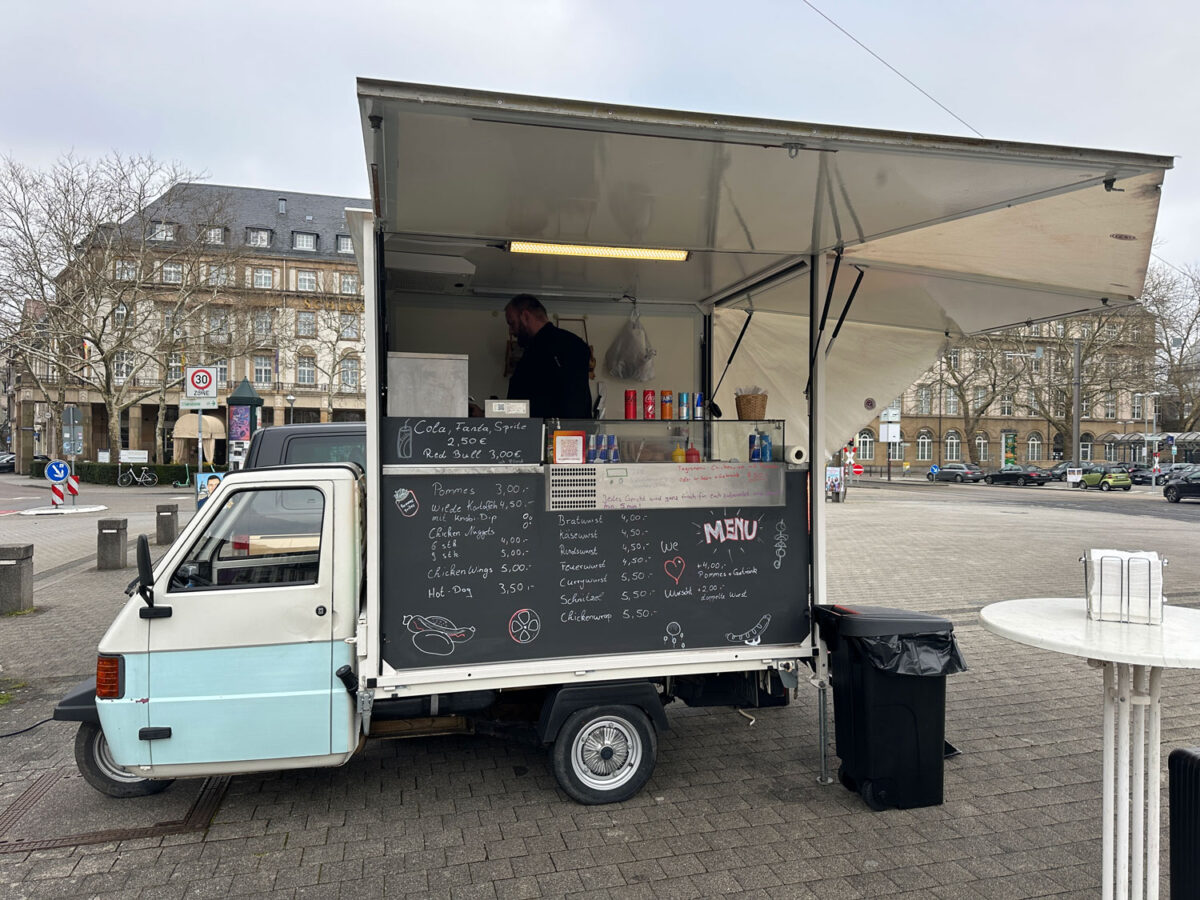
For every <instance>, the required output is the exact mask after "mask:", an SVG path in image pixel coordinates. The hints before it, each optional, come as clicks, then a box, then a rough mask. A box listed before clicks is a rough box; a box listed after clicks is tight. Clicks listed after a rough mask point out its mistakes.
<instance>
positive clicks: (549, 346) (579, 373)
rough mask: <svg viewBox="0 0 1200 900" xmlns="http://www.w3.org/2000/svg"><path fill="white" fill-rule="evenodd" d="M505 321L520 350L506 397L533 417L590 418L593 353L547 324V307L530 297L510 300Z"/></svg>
mask: <svg viewBox="0 0 1200 900" xmlns="http://www.w3.org/2000/svg"><path fill="white" fill-rule="evenodd" d="M504 319H505V321H506V322H508V331H509V333H510V334H511V335H512V336H513V337H514V338H516V339H517V343H518V344H520V345H521V347H522V348H523V349H524V351H525V352H524V353H523V354H522V356H521V361H520V362H518V363H517V368H516V371H514V372H513V374H512V378H510V379H509V381H508V399H510V400H528V401H529V415H530V416H531V417H533V418H535V419H548V418H562V419H590V418H591V417H592V390H591V388H590V387H589V386H588V367H589V363H590V361H591V355H592V354H591V350H589V349H588V345H587V344H585V343H584V342H583V339H582V338H580V337H579V336H578V335H575V334H572V333H571V332H570V331H566V330H565V329H562V328H559V327H558V326H557V325H553V324H551V322H550V319H549V317H548V316H547V315H546V307H544V306H542V304H541V302H540V301H539V300H538V299H537V297H534V296H533V295H532V294H518V295H517V296H516V297H513V298H512V300H510V301H509V302H508V305H507V306H506V307H504Z"/></svg>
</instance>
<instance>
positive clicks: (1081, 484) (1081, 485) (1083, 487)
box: [1079, 481, 1088, 491]
mask: <svg viewBox="0 0 1200 900" xmlns="http://www.w3.org/2000/svg"><path fill="white" fill-rule="evenodd" d="M1087 487H1088V485H1087V482H1086V481H1081V482H1079V489H1080V490H1081V491H1086V490H1087Z"/></svg>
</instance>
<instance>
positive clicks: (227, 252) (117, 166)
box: [0, 154, 240, 458]
mask: <svg viewBox="0 0 1200 900" xmlns="http://www.w3.org/2000/svg"><path fill="white" fill-rule="evenodd" d="M195 178H196V176H194V175H193V174H191V173H189V172H186V171H184V170H182V169H181V168H179V167H178V166H176V165H171V164H164V163H160V162H158V161H156V160H154V159H153V158H151V157H144V156H131V157H124V156H120V155H115V154H114V155H111V156H107V157H104V158H102V159H100V160H97V161H92V162H86V161H82V160H79V159H76V158H75V157H73V156H70V155H68V156H65V157H63V158H62V159H60V160H59V161H58V162H56V163H55V164H53V165H52V166H51V167H49V168H48V169H46V170H44V171H38V170H33V169H29V168H27V167H25V166H22V165H21V164H19V163H17V162H15V161H14V160H12V159H7V158H6V159H5V160H4V161H3V166H2V167H0V251H2V252H0V257H2V258H0V311H2V316H3V319H4V322H5V324H6V331H7V335H6V336H7V339H8V340H9V341H10V342H11V343H12V345H13V347H14V350H15V352H16V353H17V354H18V355H19V356H20V357H21V358H22V362H23V363H24V365H25V368H26V369H27V371H29V372H30V373H31V375H32V377H33V378H34V380H35V382H36V383H37V384H38V387H39V388H40V389H41V390H42V391H43V392H44V394H45V396H46V397H47V399H48V401H49V402H50V404H51V407H52V417H53V419H54V421H55V423H56V426H57V423H58V422H60V421H61V415H62V399H63V387H64V386H65V385H66V384H67V383H69V382H70V383H74V384H76V385H78V386H81V387H85V388H87V389H89V390H91V391H94V392H95V393H96V394H97V395H98V396H99V399H100V400H101V401H102V402H103V403H104V406H105V409H106V412H107V416H108V436H109V447H110V449H111V450H119V449H120V446H121V437H120V434H121V432H120V419H121V413H122V412H123V411H125V410H127V409H129V408H130V407H132V406H134V405H135V404H138V403H140V402H142V401H143V400H145V399H147V398H149V397H152V396H154V395H156V394H157V395H158V401H159V403H158V408H159V414H158V422H157V426H156V440H155V453H156V458H157V454H158V452H159V448H161V446H162V431H163V417H164V413H165V406H166V391H167V390H168V389H169V388H171V387H174V386H177V385H178V384H179V382H180V380H181V377H182V371H181V367H179V366H173V365H172V362H173V360H172V354H179V356H180V358H182V355H183V354H184V353H186V352H187V348H188V347H189V346H191V345H190V344H189V340H190V339H193V338H195V339H199V338H202V337H203V336H205V335H206V333H207V332H206V329H207V327H208V319H209V315H208V311H209V309H210V307H211V306H212V305H213V304H220V303H222V302H224V300H223V298H224V295H225V294H227V293H228V292H229V291H230V289H232V288H233V287H234V285H235V280H236V263H237V252H238V251H237V250H235V249H234V248H235V246H238V247H240V242H238V243H237V244H236V245H235V243H234V242H233V241H231V240H230V239H229V238H230V237H231V235H230V229H229V227H228V223H227V220H228V218H229V216H228V213H227V210H226V209H225V203H226V201H225V197H224V195H223V194H222V193H221V192H220V191H219V190H216V189H212V188H207V187H206V186H204V185H200V184H196V183H195ZM35 326H36V327H35ZM39 373H42V374H39ZM57 430H59V431H60V430H61V429H57Z"/></svg>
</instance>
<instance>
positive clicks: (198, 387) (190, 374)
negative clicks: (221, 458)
mask: <svg viewBox="0 0 1200 900" xmlns="http://www.w3.org/2000/svg"><path fill="white" fill-rule="evenodd" d="M183 395H184V401H183V402H181V403H180V404H179V407H180V409H191V408H193V407H194V408H195V410H196V469H197V471H200V472H202V471H204V410H206V409H216V408H217V373H216V370H215V369H213V368H212V367H211V366H188V367H187V369H185V370H184V374H183ZM188 401H191V402H188Z"/></svg>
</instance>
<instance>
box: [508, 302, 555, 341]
mask: <svg viewBox="0 0 1200 900" xmlns="http://www.w3.org/2000/svg"><path fill="white" fill-rule="evenodd" d="M504 321H506V322H507V323H508V333H509V334H511V335H512V336H513V337H515V338H516V339H517V343H518V344H520V345H521V346H522V347H528V346H529V344H530V342H532V341H533V336H534V335H535V334H537V333H538V332H539V331H541V330H542V326H543V325H545V324H546V323H547V322H548V321H549V318H548V317H547V315H546V307H544V306H542V304H541V301H540V300H538V298H537V297H535V296H533V294H517V296H515V297H513V298H512V299H511V300H509V301H508V305H507V306H506V307H504Z"/></svg>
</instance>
